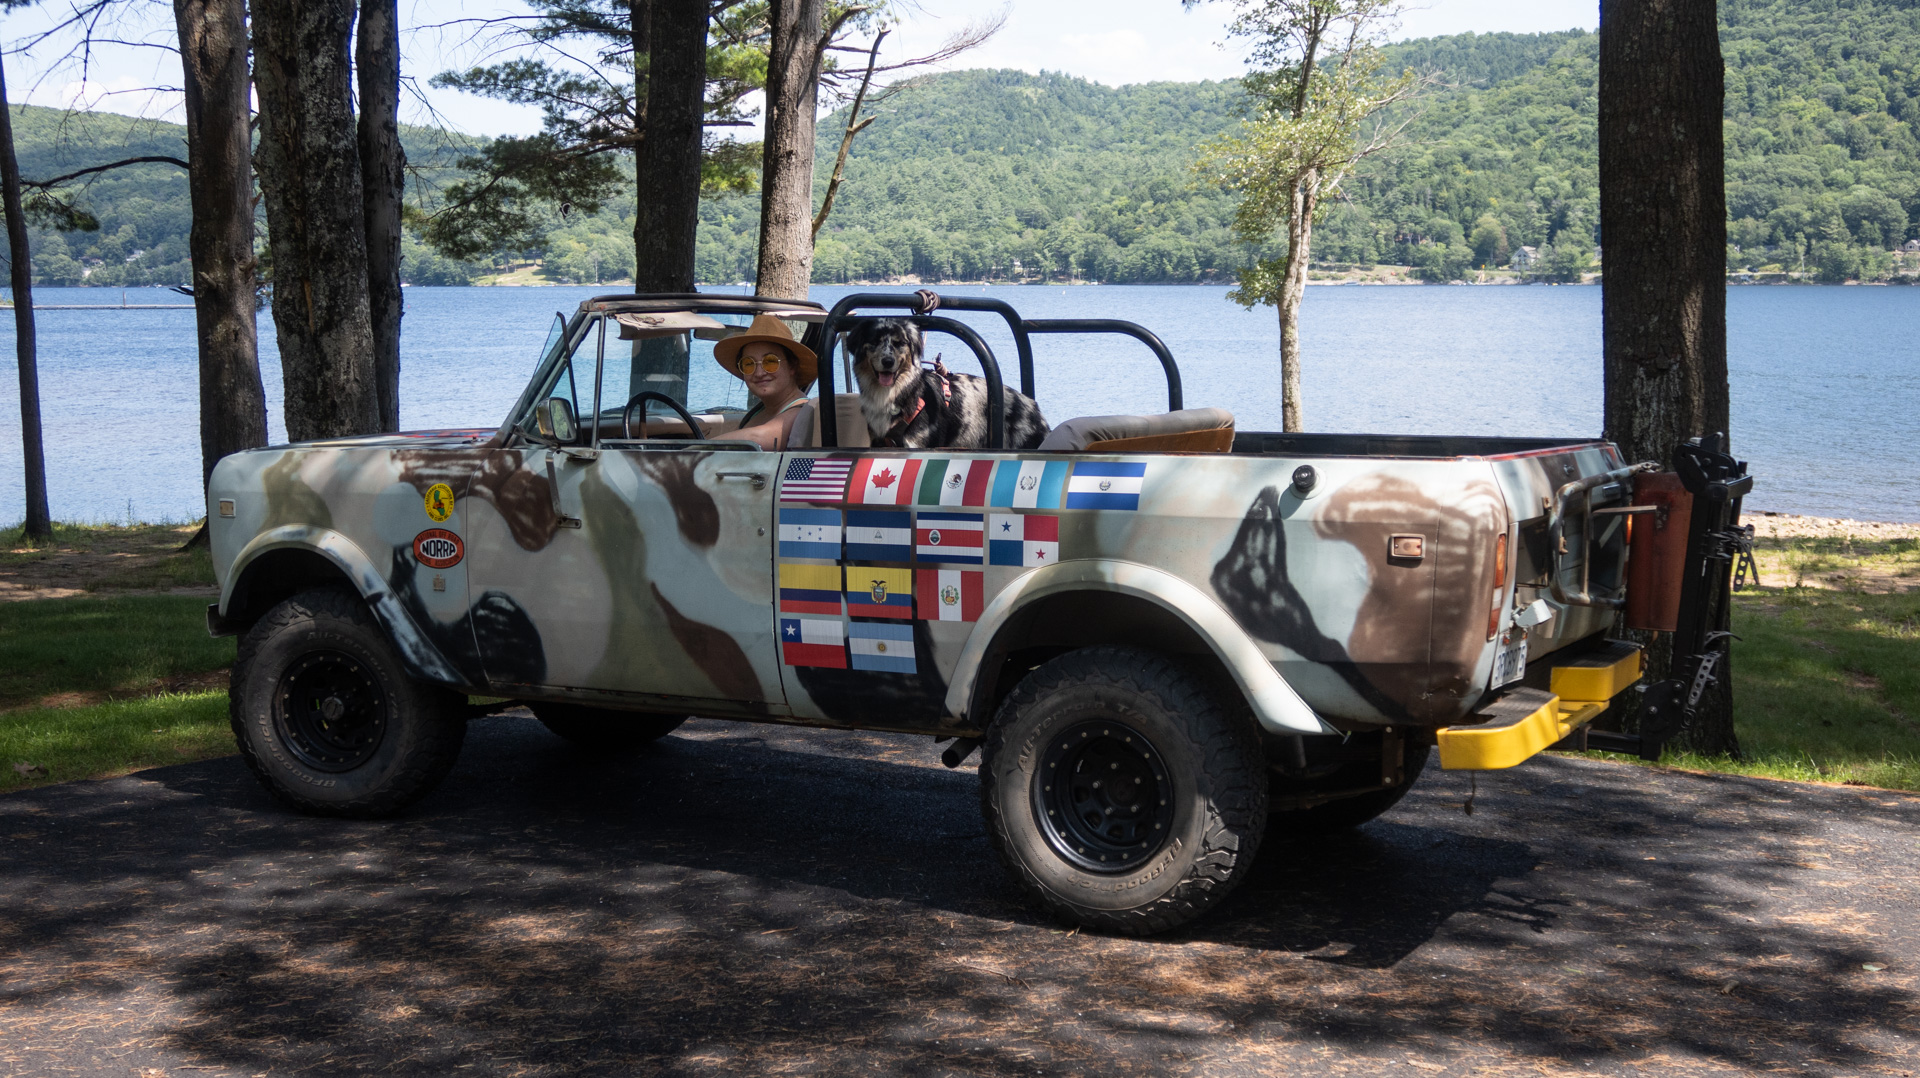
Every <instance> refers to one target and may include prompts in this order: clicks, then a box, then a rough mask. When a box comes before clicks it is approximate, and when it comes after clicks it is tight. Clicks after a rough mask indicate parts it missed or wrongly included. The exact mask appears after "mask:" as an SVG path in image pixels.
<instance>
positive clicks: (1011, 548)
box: [987, 513, 1060, 569]
mask: <svg viewBox="0 0 1920 1078" xmlns="http://www.w3.org/2000/svg"><path fill="white" fill-rule="evenodd" d="M1059 560H1060V518H1059V517H1046V516H1031V515H1029V516H1022V515H1019V514H1015V513H995V514H993V516H992V517H990V518H989V519H988V520H987V561H988V563H989V564H992V565H1018V566H1021V567H1023V568H1027V569H1033V568H1038V567H1039V566H1042V565H1052V564H1053V563H1054V562H1057V561H1059Z"/></svg>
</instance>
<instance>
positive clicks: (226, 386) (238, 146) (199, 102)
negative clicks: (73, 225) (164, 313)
mask: <svg viewBox="0 0 1920 1078" xmlns="http://www.w3.org/2000/svg"><path fill="white" fill-rule="evenodd" d="M173 18H174V25H175V27H176V28H177V29H178V30H179V33H180V67H181V73H182V77H183V79H184V80H185V81H184V82H183V84H182V88H183V89H184V90H185V91H186V106H187V162H188V170H189V171H188V181H187V186H188V192H189V194H190V196H191V198H192V201H193V229H192V232H191V233H190V234H189V239H188V245H189V247H190V249H191V251H192V254H193V319H194V329H195V331H196V335H197V336H198V338H199V345H200V483H201V487H202V488H204V487H205V486H206V483H207V480H209V479H211V478H212V477H213V466H214V465H215V464H218V463H219V462H220V458H221V457H224V456H226V455H227V454H229V453H238V452H239V451H241V450H243V449H255V448H258V447H259V446H263V445H266V444H267V395H266V390H265V389H264V388H262V386H261V384H260V352H259V345H260V342H259V331H258V327H257V326H256V325H255V320H254V307H253V297H254V288H255V283H254V257H253V162H252V161H251V160H249V150H250V148H251V143H252V137H251V135H250V133H249V131H248V127H247V121H248V119H249V118H250V113H251V101H250V91H251V89H252V83H251V80H250V78H249V76H248V72H247V6H246V0H174V5H173Z"/></svg>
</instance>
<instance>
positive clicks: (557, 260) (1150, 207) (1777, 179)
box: [17, 0, 1920, 284]
mask: <svg viewBox="0 0 1920 1078" xmlns="http://www.w3.org/2000/svg"><path fill="white" fill-rule="evenodd" d="M1720 12H1721V19H1722V24H1723V27H1722V35H1721V36H1722V42H1723V49H1724V52H1725V55H1726V62H1727V127H1726V134H1727V193H1728V205H1729V211H1730V225H1729V229H1730V233H1731V235H1730V239H1731V240H1732V242H1733V243H1734V244H1735V245H1737V246H1738V248H1739V250H1738V252H1736V253H1731V254H1730V262H1731V264H1732V266H1733V268H1740V267H1742V266H1751V267H1753V268H1761V267H1764V266H1767V265H1781V266H1785V267H1786V268H1788V269H1794V268H1807V269H1817V270H1819V271H1820V272H1822V273H1823V274H1824V275H1826V276H1829V277H1849V276H1871V275H1873V274H1875V273H1876V272H1881V271H1884V269H1885V267H1886V265H1887V264H1888V258H1887V255H1886V251H1887V249H1888V248H1889V247H1891V246H1894V245H1897V244H1898V243H1900V242H1901V241H1903V240H1905V239H1909V238H1913V237H1916V236H1920V138H1916V131H1917V130H1920V4H1916V3H1914V2H1912V0H1722V3H1721V4H1720ZM1595 46H1596V40H1595V37H1594V35H1592V34H1589V33H1583V32H1578V31H1574V32H1566V33H1556V34H1483V35H1473V34H1466V35H1460V36H1455V37H1446V38H1430V39H1423V40H1420V41H1413V42H1407V43H1403V44H1400V45H1397V46H1394V49H1393V53H1394V56H1393V59H1394V62H1395V64H1396V65H1402V64H1404V65H1408V66H1412V67H1415V68H1416V69H1418V70H1421V71H1436V72H1438V73H1439V76H1440V79H1441V85H1440V86H1439V87H1438V88H1436V90H1435V91H1434V92H1433V93H1431V94H1430V95H1428V97H1427V98H1426V99H1425V101H1424V102H1423V103H1422V105H1421V106H1420V107H1421V109H1422V112H1421V115H1420V117H1419V118H1418V119H1417V121H1416V122H1415V124H1414V126H1413V127H1412V128H1411V130H1410V132H1409V138H1408V140H1407V142H1406V144H1405V145H1404V146H1403V147H1402V148H1401V149H1400V150H1399V151H1398V152H1397V153H1395V154H1393V155H1391V156H1390V157H1387V158H1384V159H1379V160H1376V161H1373V162H1371V163H1369V165H1368V166H1367V167H1366V169H1365V171H1364V172H1363V173H1362V174H1361V175H1360V176H1358V177H1355V178H1354V180H1353V181H1351V183H1350V184H1349V195H1350V199H1349V201H1347V202H1345V203H1341V204H1338V205H1335V206H1333V207H1332V208H1331V209H1330V211H1329V213H1328V216H1327V219H1326V221H1325V222H1324V223H1323V224H1322V226H1321V228H1320V230H1319V233H1318V238H1317V240H1316V245H1315V258H1316V260H1319V261H1326V262H1344V263H1379V262H1390V263H1398V264H1414V265H1418V266H1421V267H1423V269H1424V270H1425V271H1426V272H1427V273H1428V275H1429V276H1433V277H1436V278H1440V279H1447V278H1450V277H1453V276H1456V275H1458V274H1459V273H1461V272H1463V271H1464V270H1466V269H1467V268H1468V267H1469V266H1472V265H1475V264H1494V263H1498V264H1504V263H1505V262H1506V261H1507V259H1508V257H1509V255H1510V253H1511V251H1512V250H1514V249H1516V248H1518V247H1520V246H1521V245H1527V246H1532V247H1536V248H1553V249H1554V250H1556V251H1559V252H1572V253H1574V254H1580V256H1581V257H1585V254H1583V252H1590V251H1591V248H1592V247H1593V246H1594V245H1595V244H1597V243H1599V242H1600V241H1601V239H1602V237H1600V236H1599V235H1598V229H1597V225H1598V222H1597V212H1596V205H1597V197H1596V196H1597V191H1596V168H1595V123H1594V117H1595V85H1596V51H1595ZM1239 101H1240V98H1239V91H1238V88H1237V86H1236V85H1235V84H1233V83H1148V84H1142V85H1135V86H1126V87H1120V88H1117V89H1116V88H1111V87H1106V86H1101V85H1099V84H1095V83H1089V82H1086V81H1084V80H1080V79H1075V78H1070V77H1066V76H1060V75H1040V76H1033V75H1026V74H1022V73H1019V72H1010V71H963V72H956V73H952V74H945V75H938V76H933V77H930V78H927V79H924V80H922V81H920V82H918V83H917V84H915V85H914V86H913V87H911V88H909V89H907V90H905V91H903V92H902V93H900V94H898V95H897V96H895V97H893V98H892V99H891V100H889V101H888V102H886V103H885V105H884V106H882V108H881V110H880V113H879V119H878V120H877V122H875V123H874V125H873V126H872V127H870V128H869V129H867V131H866V132H864V133H863V134H862V135H861V136H860V137H859V139H858V140H857V141H856V143H855V145H854V151H853V156H852V159H851V160H850V162H849V163H848V166H847V178H846V183H845V185H844V186H843V187H842V189H841V191H840V194H839V197H838V200H837V202H836V205H835V207H834V211H833V215H832V217H831V219H830V220H829V221H828V223H827V225H826V228H825V229H824V230H823V231H822V233H821V236H820V243H819V247H818V254H817V256H816V260H815V267H816V280H820V281H823V282H824V281H850V280H875V279H884V278H889V277H897V276H903V275H907V274H915V275H919V276H921V277H922V278H925V279H928V280H938V279H955V278H958V279H983V278H994V279H1013V278H1020V279H1034V278H1039V279H1049V280H1052V279H1061V280H1064V279H1069V278H1073V279H1093V280H1103V281H1194V280H1222V279H1226V278H1227V277H1228V276H1230V275H1231V272H1232V270H1233V269H1234V268H1235V267H1237V266H1239V265H1241V264H1243V263H1244V262H1245V261H1246V259H1247V258H1248V257H1249V252H1248V251H1247V250H1246V249H1245V248H1244V247H1243V246H1241V245H1240V244H1238V243H1237V242H1236V241H1235V239H1234V237H1233V236H1232V234H1231V233H1230V232H1229V231H1228V228H1227V225H1228V223H1229V220H1230V215H1231V209H1232V202H1231V199H1229V198H1228V197H1227V196H1225V195H1223V194H1221V193H1220V192H1218V191H1216V190H1210V189H1207V188H1205V187H1204V186H1202V185H1201V184H1199V183H1198V182H1197V181H1196V179H1195V177H1194V175H1193V173H1192V172H1191V171H1190V167H1189V166H1190V164H1191V162H1192V161H1193V159H1194V156H1195V153H1196V151H1197V149H1198V147H1199V146H1200V145H1201V144H1202V143H1204V142H1206V141H1207V140H1208V139H1210V138H1214V137H1217V136H1218V135H1220V134H1222V133H1224V132H1227V131H1229V130H1231V129H1232V128H1233V127H1234V125H1235V124H1236V123H1237V122H1238V116H1239ZM20 116H21V119H20V120H19V121H17V129H18V135H19V138H20V140H21V156H22V170H23V172H25V173H26V174H27V175H28V176H29V177H34V176H41V175H46V174H49V173H53V172H56V171H65V170H67V169H70V168H73V167H77V166H78V165H82V164H90V163H93V162H94V160H96V159H111V156H123V155H124V153H126V152H147V151H144V150H126V149H122V148H123V147H126V146H130V145H132V144H133V143H134V142H138V141H140V140H141V139H145V140H147V141H148V142H150V143H151V144H153V145H162V144H164V145H166V146H167V148H166V149H162V150H159V151H157V152H163V153H171V154H178V153H179V152H180V149H179V147H180V144H181V141H180V129H178V128H168V127H167V125H152V124H146V123H144V122H142V121H133V120H128V119H126V118H124V117H110V116H89V117H81V118H76V119H74V120H70V121H65V123H66V130H67V137H66V143H65V144H66V145H67V146H68V149H67V150H65V151H63V152H61V153H59V154H56V153H54V152H53V150H52V147H53V145H54V143H55V138H54V136H55V134H56V132H55V130H54V128H55V126H56V122H57V121H60V116H59V114H57V113H52V112H49V111H47V110H37V109H25V110H22V111H21V113H20ZM134 127H138V128H139V129H140V130H141V132H144V133H140V134H138V137H137V138H136V137H135V133H133V132H132V129H133V128H134ZM95 128H98V132H95V131H94V129H95ZM75 132H83V133H86V134H87V137H85V138H76V137H75ZM102 132H104V134H100V133H102ZM95 134H99V137H94V135H95ZM431 137H432V136H431V133H430V132H419V131H409V132H408V141H409V143H410V154H411V155H412V156H414V157H415V159H416V160H426V159H431V158H432V157H433V155H434V154H435V153H441V154H442V155H443V156H444V149H443V148H442V149H436V148H435V147H434V146H433V144H432V141H431ZM838 140H839V121H838V118H837V117H836V118H829V119H823V121H822V123H821V124H820V141H819V147H818V156H817V176H818V181H817V182H818V188H819V191H820V192H821V193H824V189H825V186H826V182H827V177H828V176H829V175H830V174H831V171H832V167H833V155H834V153H835V151H836V150H837V148H838ZM143 144H145V143H143ZM76 146H93V147H94V149H92V150H87V151H86V153H84V154H81V155H80V156H81V157H85V158H86V159H82V160H76V153H77V151H76V150H74V149H73V147H76ZM110 147H111V148H113V149H112V152H111V156H105V157H102V156H101V155H103V154H108V153H109V148H110ZM82 201H83V203H84V204H85V205H87V206H88V207H89V208H90V209H92V210H93V211H94V212H95V213H97V214H98V215H99V217H100V219H101V222H102V228H101V230H100V231H99V232H97V233H74V234H70V235H67V236H65V237H63V238H56V237H54V236H52V234H49V233H39V234H38V239H37V242H38V243H39V245H40V246H39V248H38V254H37V255H36V269H37V271H38V272H39V273H40V274H41V275H42V277H43V278H44V279H47V280H49V281H50V282H58V283H65V282H66V281H68V280H74V281H77V280H78V279H79V275H80V274H81V273H83V272H87V271H91V272H90V273H89V275H88V276H87V280H88V281H89V282H90V283H113V284H119V283H142V282H143V281H155V282H159V283H173V282H174V281H176V280H178V281H184V280H185V279H186V274H185V264H184V259H185V254H186V248H185V235H186V227H187V219H188V215H187V207H186V189H185V184H184V182H182V181H181V180H180V179H179V178H178V170H176V169H173V168H171V166H143V168H142V170H139V171H133V172H128V173H125V174H110V175H109V176H106V177H102V178H101V179H100V180H99V181H98V182H96V183H95V185H94V186H93V187H92V188H91V189H90V190H89V191H88V192H87V193H86V195H85V197H84V198H83V199H82ZM632 211H633V206H632V202H631V199H627V200H624V201H621V200H616V201H615V202H614V203H613V204H612V205H610V206H609V207H608V209H607V210H606V211H605V212H603V213H601V214H599V215H597V216H594V217H583V216H582V215H580V214H577V213H576V214H574V215H573V216H572V218H571V219H570V220H563V219H562V218H561V217H560V216H559V215H558V214H555V215H554V217H553V219H552V224H553V227H552V228H551V230H550V231H549V232H548V234H547V236H546V240H545V243H544V244H543V246H542V247H541V248H540V249H539V250H536V251H531V252H502V257H503V258H504V257H507V256H509V255H510V256H512V257H514V258H523V257H526V256H529V255H537V256H539V257H541V258H542V259H543V260H544V263H545V267H546V273H547V274H548V276H549V277H551V278H554V279H565V280H576V281H594V280H614V279H617V278H619V277H621V276H624V275H626V274H627V273H629V272H631V266H632V258H633V253H632V240H631V229H632ZM758 214H759V199H758V196H757V195H746V196H737V197H731V198H722V199H715V200H711V201H709V202H707V203H706V204H704V205H703V207H702V225H701V230H700V254H699V258H700V263H699V275H700V277H701V279H702V280H706V281H715V282H718V281H736V280H744V279H747V278H749V277H751V276H752V272H753V247H754V229H755V226H756V221H757V217H758ZM136 251H139V252H144V253H142V254H139V255H137V256H136V255H135V252H136ZM406 251H407V256H408V266H407V273H408V276H409V279H411V280H414V281H415V282H416V283H443V282H444V283H453V282H457V281H461V280H465V279H468V278H470V277H471V276H472V275H474V274H476V273H479V272H483V271H484V268H483V267H471V266H461V265H458V264H453V263H448V262H445V261H444V260H438V259H434V258H432V257H431V256H430V255H429V254H428V253H427V252H425V251H424V250H423V249H421V248H420V247H419V245H418V244H417V243H415V242H413V241H412V240H411V239H409V242H408V244H407V248H406ZM62 259H64V260H65V261H62ZM129 259H131V261H129Z"/></svg>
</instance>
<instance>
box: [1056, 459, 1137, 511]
mask: <svg viewBox="0 0 1920 1078" xmlns="http://www.w3.org/2000/svg"><path fill="white" fill-rule="evenodd" d="M1146 477H1147V465H1146V462H1145V461H1142V462H1140V463H1138V464H1128V463H1125V462H1124V461H1122V462H1109V461H1097V460H1090V461H1084V462H1082V463H1081V464H1080V465H1079V466H1078V467H1076V468H1074V470H1073V479H1072V481H1070V482H1069V483H1068V484H1067V508H1068V509H1138V508H1140V485H1141V483H1143V482H1144V481H1145V480H1146Z"/></svg>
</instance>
